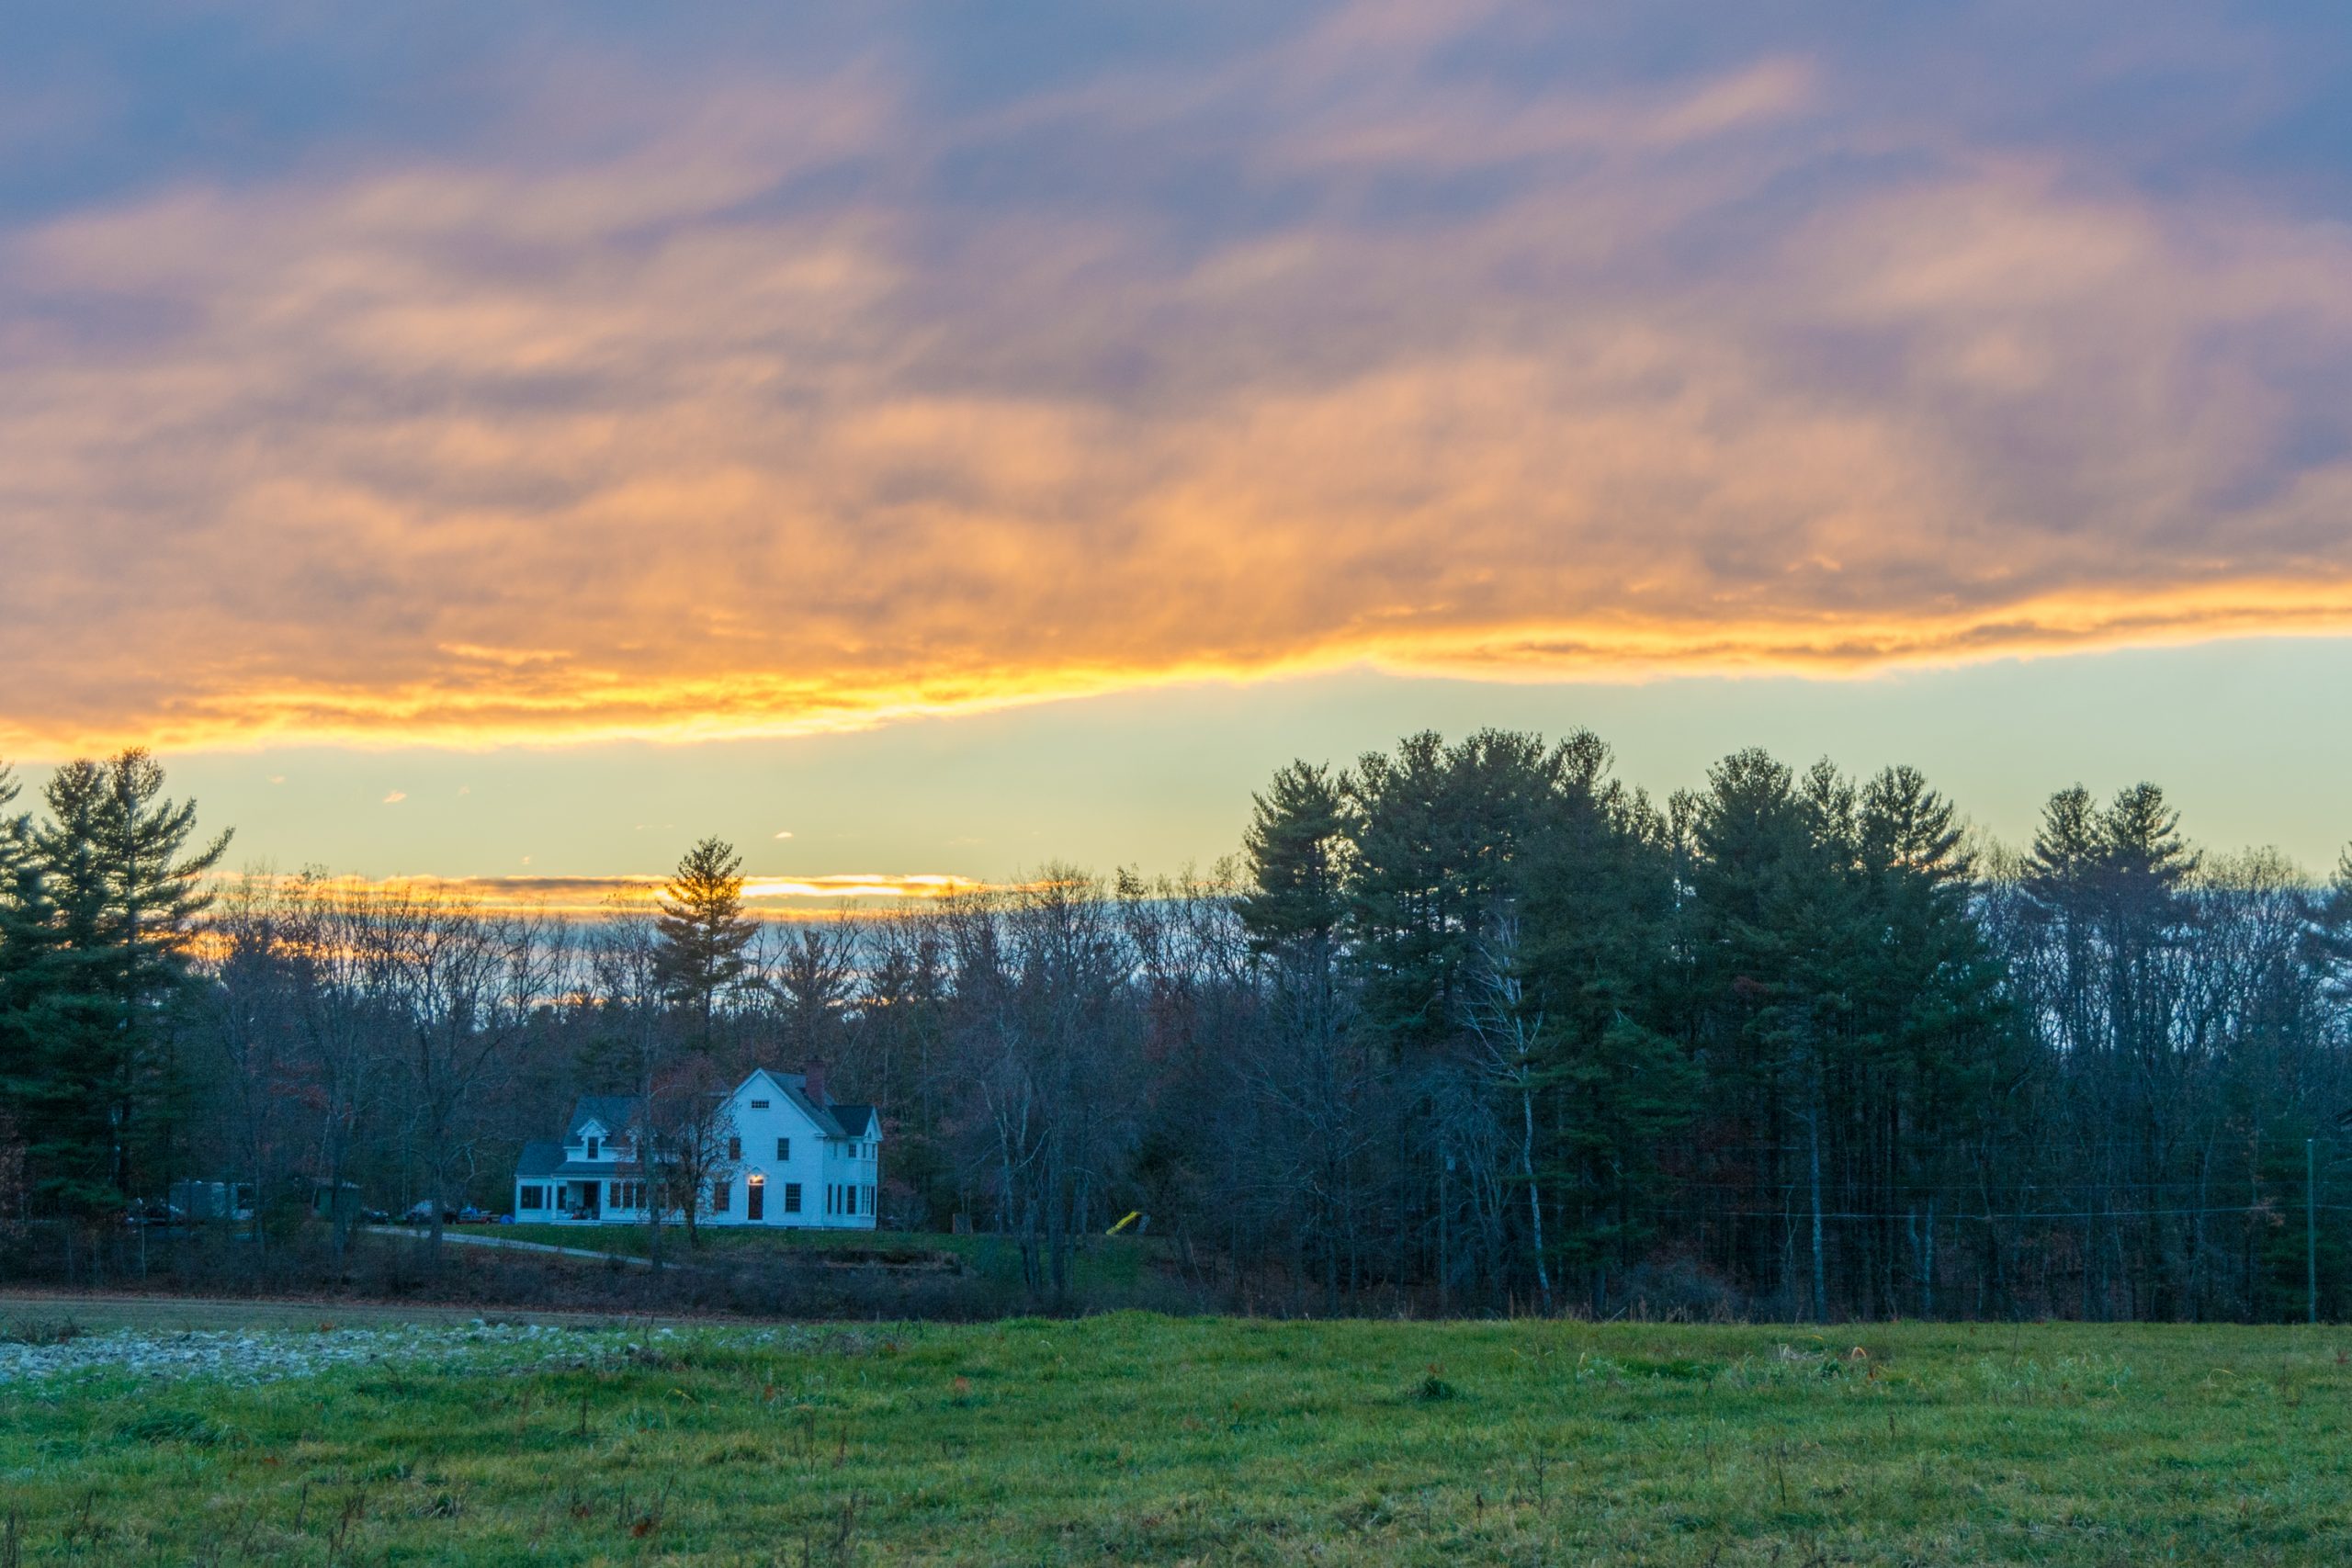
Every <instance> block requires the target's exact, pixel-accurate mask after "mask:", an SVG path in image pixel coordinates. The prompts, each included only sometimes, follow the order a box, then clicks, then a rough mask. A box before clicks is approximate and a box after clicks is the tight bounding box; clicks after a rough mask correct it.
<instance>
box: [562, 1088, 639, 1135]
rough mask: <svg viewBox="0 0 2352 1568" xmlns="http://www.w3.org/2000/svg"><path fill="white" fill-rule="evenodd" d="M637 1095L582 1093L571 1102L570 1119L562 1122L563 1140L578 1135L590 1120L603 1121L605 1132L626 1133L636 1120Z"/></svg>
mask: <svg viewBox="0 0 2352 1568" xmlns="http://www.w3.org/2000/svg"><path fill="white" fill-rule="evenodd" d="M637 1107H638V1097H637V1096H635V1095H633V1094H583V1095H582V1096H581V1097H580V1098H579V1099H578V1100H574V1101H573V1102H572V1106H571V1121H569V1122H565V1123H564V1124H563V1140H564V1142H565V1143H570V1142H571V1140H573V1139H574V1138H577V1137H578V1136H580V1129H581V1128H582V1127H585V1126H586V1125H587V1124H588V1123H589V1122H602V1123H604V1127H605V1132H607V1133H626V1132H628V1130H629V1128H630V1127H632V1126H634V1125H635V1124H636V1122H637Z"/></svg>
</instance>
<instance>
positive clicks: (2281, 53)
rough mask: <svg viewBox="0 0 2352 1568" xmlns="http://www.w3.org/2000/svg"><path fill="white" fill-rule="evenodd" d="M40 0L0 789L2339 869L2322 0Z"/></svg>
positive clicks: (986, 867) (212, 810)
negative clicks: (1517, 733) (10, 779)
mask: <svg viewBox="0 0 2352 1568" xmlns="http://www.w3.org/2000/svg"><path fill="white" fill-rule="evenodd" d="M6 26H7V33H8V36H7V39H6V48H5V49H0V756H6V757H8V758H11V759H14V760H16V761H17V762H18V764H19V766H20V768H21V769H22V770H23V771H24V772H25V773H28V775H29V776H30V777H32V778H33V779H34V780H35V781H36V782H37V781H38V779H39V777H40V773H41V772H42V769H43V767H44V765H45V764H48V763H51V762H53V761H55V760H57V759H60V758H62V757H66V756H70V755H74V754H79V753H84V752H91V751H96V750H107V749H111V748H114V747H118V746H121V745H126V744H146V745H151V746H153V747H155V748H157V749H158V750H160V751H162V752H163V753H164V757H165V760H166V762H167V764H168V766H169V767H170V769H171V773H172V777H173V780H174V785H175V789H176V790H179V791H182V792H185V793H187V794H193V795H197V796H198V799H199V800H200V801H201V802H202V805H203V808H204V812H205V818H206V820H207V821H208V822H213V823H220V824H229V823H233V824H234V825H235V826H236V827H237V828H238V829H239V839H238V849H237V853H238V854H239V855H240V856H243V857H245V858H246V859H248V860H250V861H254V862H263V863H270V864H274V865H277V866H279V867H291V866H298V865H305V864H313V863H315V864H319V865H322V866H326V867H328V868H330V869H333V870H336V871H341V872H348V873H351V874H359V875H366V876H390V875H401V874H433V875H439V876H445V877H452V878H489V877H514V878H591V879H593V878H606V877H628V876H641V875H646V874H656V873H659V872H660V871H662V870H663V869H665V868H666V867H667V866H668V865H669V864H670V863H672V862H673V861H674V860H675V858H676V856H677V854H678V853H679V852H680V851H681V850H682V849H683V848H684V846H685V845H686V844H688V843H690V842H692V841H693V840H694V839H695V838H697V837H699V836H701V835H702V834H703V833H706V832H717V833H720V834H722V835H724V836H727V837H729V838H730V839H732V840H734V841H736V842H737V843H738V844H739V845H741V847H742V848H743V849H744V851H745V852H746V856H747V862H748V863H749V864H750V866H751V869H752V870H753V871H754V872H755V874H758V875H760V876H762V877H765V878H769V879H772V880H774V881H775V882H776V884H777V886H778V888H779V892H778V897H786V898H790V897H797V898H801V899H804V900H811V899H813V900H815V901H817V902H820V903H821V902H823V901H824V899H825V898H826V897H833V896H846V895H847V894H849V893H853V892H854V893H855V894H857V895H858V896H860V897H868V898H871V897H878V896H882V895H884V894H886V893H888V892H889V891H891V890H894V889H895V890H902V891H912V892H918V893H919V892H922V891H924V890H927V889H930V890H935V889H936V888H939V887H942V886H952V885H954V884H953V882H952V881H951V880H949V879H969V880H983V881H985V880H1002V879H1006V878H1010V877H1013V876H1016V875H1019V874H1024V873H1025V872H1027V871H1029V870H1033V869H1034V868H1035V867H1036V866H1038V865H1040V864H1043V863H1048V862H1052V861H1076V862H1078V863H1083V864H1090V865H1093V866H1097V867H1108V866H1112V865H1117V864H1136V865H1140V866H1142V867H1144V868H1146V869H1147V870H1155V871H1172V870H1175V869H1177V868H1178V867H1180V866H1181V865H1182V864H1184V863H1199V864H1204V865H1205V864H1206V863H1209V862H1211V861H1213V860H1214V859H1215V858H1216V856H1218V855H1220V854H1223V853H1226V852H1230V851H1231V850H1232V849H1233V848H1234V847H1235V845H1236V844H1237V843H1238V838H1239V834H1240V830H1241V827H1242V824H1243V823H1244V822H1245V821H1246V819H1247V816H1248V812H1249V795H1250V790H1251V789H1252V788H1253V787H1255V786H1258V785H1260V784H1261V783H1262V781H1263V779H1264V778H1265V776H1266V774H1267V773H1270V772H1271V771H1272V768H1273V767H1275V766H1277V765H1279V764H1280V763H1281V762H1283V761H1286V760H1288V759H1289V758H1291V757H1293V756H1306V757H1308V758H1310V759H1312V760H1316V761H1334V762H1340V763H1344V762H1345V761H1348V760H1349V759H1351V757H1353V756H1354V755H1356V754H1358V753H1359V752H1361V751H1363V750H1368V749H1374V748H1378V747H1382V746H1385V745H1387V744H1390V743H1393V741H1394V740H1395V739H1396V738H1397V736H1399V735H1401V734H1403V733H1406V732H1408V731H1412V730H1418V729H1421V728H1438V729H1441V730H1444V731H1446V732H1448V733H1460V732H1461V731H1463V730H1464V729H1466V728H1471V727H1473V726H1475V725H1478V724H1485V723H1497V724H1511V725H1518V726H1524V727H1529V728H1541V729H1543V730H1544V731H1545V732H1546V733H1551V734H1557V733H1560V732H1562V731H1564V730H1566V729H1567V728H1576V727H1579V726H1589V727H1590V728H1594V729H1596V730H1598V731H1600V733H1601V734H1602V735H1603V736H1604V737H1605V738H1607V739H1610V740H1611V742H1612V743H1613V744H1614V745H1615V746H1616V748H1617V751H1618V757H1619V763H1620V771H1621V773H1623V775H1624V776H1626V777H1627V778H1629V779H1631V780H1633V781H1634V782H1636V783H1640V784H1645V785H1646V786H1648V787H1650V788H1652V789H1653V790H1654V791H1657V792H1660V793H1663V792H1664V791H1666V790H1669V789H1672V788H1677V787H1682V786H1686V785H1691V784H1697V783H1699V782H1700V781H1701V780H1702V777H1703V774H1704V770H1705V767H1706V765H1707V762H1708V761H1710V760H1712V759H1713V758H1715V757H1718V756H1721V755H1722V754H1724V752H1726V751H1729V750H1734V749H1736V748H1737V747H1740V746H1745V745H1751V744H1760V745H1766V746H1770V747H1771V748H1773V749H1774V750H1777V751H1780V752H1781V754H1783V755H1784V756H1787V757H1789V758H1791V759H1792V760H1794V761H1809V760H1810V759H1811V758H1812V757H1813V756H1815V755H1820V754H1828V755H1831V756H1833V757H1834V758H1835V759H1836V760H1837V761H1839V762H1841V763H1842V764H1844V765H1846V766H1848V767H1849V768H1851V769H1855V770H1857V771H1868V770H1871V769H1875V768H1876V767H1878V766H1880V765H1882V764H1883V763H1886V762H1892V761H1909V762H1913V763H1916V764H1917V765H1919V766H1921V767H1923V768H1926V769H1927V770H1928V772H1929V773H1930V775H1931V777H1933V778H1934V779H1935V780H1936V782H1937V783H1939V784H1940V785H1941V786H1942V787H1943V788H1944V789H1945V790H1946V791H1947V792H1948V793H1950V794H1951V795H1952V796H1953V797H1954V798H1955V799H1956V800H1957V801H1958V802H1959V804H1960V805H1961V807H1962V809H1963V810H1964V811H1966V812H1967V813H1968V814H1969V815H1970V817H1971V818H1972V819H1973V820H1974V821H1976V822H1977V823H1978V824H1979V825H1980V826H1982V827H1983V828H1984V829H1985V830H1986V831H1988V832H1991V833H1995V834H1997V835H2002V836H2006V837H2008V838H2011V839H2018V838H2022V837H2024V836H2026V835H2028V834H2030V830H2031V826H2032V820H2033V817H2034V813H2035V810H2036V809H2037V807H2038V806H2039V803H2040V802H2041V799H2042V798H2043V797H2045V796H2046V795H2048V794H2049V793H2050V792H2051V791H2052V790H2053V789H2056V788H2059V787H2062V786H2064V785H2066V784H2073V783H2075V782H2078V781H2079V782H2082V783H2084V784H2088V785H2090V786H2091V787H2092V788H2093V789H2095V790H2097V791H2099V792H2101V793H2106V792H2109V791H2111V790H2113V789H2115V788H2119V787H2120V786H2122V785H2124V784H2131V783H2133V782H2136V781H2137V780H2139V779H2142V778H2154V779H2155V780H2157V781H2158V782H2160V783H2163V784H2165V785H2166V786H2167V788H2168V789H2169V790H2170V791H2171V792H2172V793H2173V795H2174V796H2175V797H2176V799H2177V802H2178V803H2179V804H2180V806H2181V807H2182V808H2183V810H2184V812H2185V813H2186V825H2187V827H2188V829H2189V830H2190V831H2191V832H2192V833H2193V834H2195V835H2196V836H2198V837H2199V838H2201V839H2204V840H2208V841H2211V842H2214V843H2218V844H2225V845H2226V844H2275V845H2278V847H2280V848H2282V849H2284V850H2285V851H2286V852H2289V853H2290V854H2291V855H2293V856H2295V857H2296V858H2298V859H2299V860H2301V861H2302V862H2303V863H2306V864H2308V865H2311V866H2312V867H2314V868H2321V867H2324V866H2326V865H2328V864H2329V863H2332V862H2333V861H2334V859H2335V853H2336V851H2337V849H2338V847H2339V846H2340V845H2341V844H2342V843H2343V842H2344V841H2345V840H2346V839H2347V838H2352V794H2347V792H2346V789H2345V787H2344V785H2343V780H2344V779H2345V778H2346V776H2347V769H2346V764H2347V763H2352V725H2347V723H2346V717H2345V713H2344V709H2345V706H2346V704H2345V700H2344V695H2343V694H2345V692H2346V690H2347V689H2352V688H2347V683H2346V676H2347V675H2352V397H2348V396H2347V395H2346V394H2347V392H2352V229H2347V227H2346V215H2347V212H2352V158H2347V156H2346V148H2347V147H2352V99H2347V96H2346V95H2345V94H2343V93H2342V92H2341V91H2340V87H2341V84H2342V82H2343V81H2344V80H2346V67H2347V65H2352V58H2348V57H2352V17H2347V16H2346V13H2344V12H2343V11H2342V9H2341V7H2339V6H2322V5H2316V4H2312V5H2290V4H2276V5H2267V6H2265V5H2233V6H2222V5H2217V4H2208V5H2190V4H2185V3H2178V0H2133V3H2131V4H2128V5H2127V4H2122V3H2120V0H2080V3H2078V4H2074V5H2069V6H2063V7H2052V6H2029V5H2025V4H2022V3H2007V0H2003V3H1968V0H1962V3H1959V4H1955V5H1951V6H1934V7H1928V6H1865V5H1860V4H1846V3H1836V4H1831V3H1820V4H1789V3H1775V0H1747V3H1743V4H1738V5H1733V4H1728V3H1723V0H1715V3H1711V4H1698V3H1695V0H1660V3H1657V4H1654V5H1648V6H1638V7H1587V6H1555V5H1550V4H1537V3H1527V4H1518V3H1505V0H1495V3H1484V0H1444V3H1426V4H1422V3H1410V4H1408V3H1381V0H1331V3H1315V4H1308V3H1295V4H1294V3H1286V0H1251V3H1250V4H1246V5H1244V4H1238V3H1237V4H1225V3H1221V0H1193V3H1188V4H1185V5H1182V6H1176V5H1166V6H1161V5H1144V4H1137V5H1119V6H1103V5H1101V4H1083V5H1055V4H1007V5H991V6H973V5H970V4H968V3H967V0H941V3H937V4H894V3H891V0H874V3H870V4H862V5H859V6H794V7H707V6H674V7H659V8H650V7H644V6H635V5H622V4H617V3H614V4H603V5H599V4H584V3H571V4H563V5H553V4H531V3H527V0H518V3H513V4H507V5H502V6H460V5H456V4H447V5H433V4H419V5H416V6H401V7H392V8H381V7H368V8H362V7H357V6H311V5H304V6H296V5H291V4H276V3H273V0H243V3H241V4H238V5H236V6H227V5H220V6H214V5H206V4H202V3H191V0H178V3H174V4H168V5H165V4H141V3H139V0H126V3H125V4H123V5H119V6H106V7H66V6H51V7H36V8H29V9H28V10H26V11H25V12H24V14H22V15H19V16H16V17H11V18H10V19H9V21H8V23H7V24H6ZM826 879H845V880H831V881H829V880H826ZM908 879H916V880H908ZM923 879H928V880H923Z"/></svg>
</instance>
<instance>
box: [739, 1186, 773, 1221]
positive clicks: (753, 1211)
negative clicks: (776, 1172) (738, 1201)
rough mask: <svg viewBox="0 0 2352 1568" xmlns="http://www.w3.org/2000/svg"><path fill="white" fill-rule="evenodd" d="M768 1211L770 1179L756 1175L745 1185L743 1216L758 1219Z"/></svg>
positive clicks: (748, 1218)
mask: <svg viewBox="0 0 2352 1568" xmlns="http://www.w3.org/2000/svg"><path fill="white" fill-rule="evenodd" d="M767 1212H768V1179H767V1178H766V1177H764V1176H754V1177H753V1178H752V1179H751V1180H750V1181H748V1182H746V1183H744V1186H743V1217H744V1218H745V1219H747V1220H756V1219H759V1218H760V1217H762V1216H763V1215H764V1214H765V1213H767Z"/></svg>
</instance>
